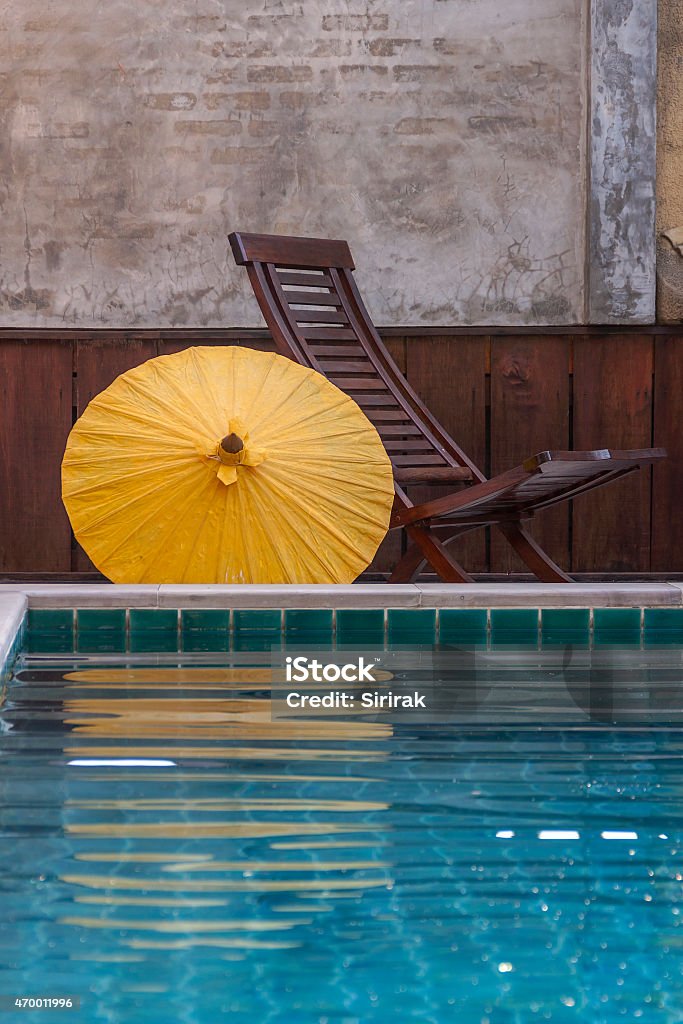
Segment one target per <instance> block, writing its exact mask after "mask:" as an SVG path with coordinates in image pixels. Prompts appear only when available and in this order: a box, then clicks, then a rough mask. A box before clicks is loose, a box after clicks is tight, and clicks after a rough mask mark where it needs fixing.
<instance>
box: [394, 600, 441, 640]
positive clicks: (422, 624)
mask: <svg viewBox="0 0 683 1024" xmlns="http://www.w3.org/2000/svg"><path fill="white" fill-rule="evenodd" d="M387 635H388V638H389V642H390V643H393V644H405V645H407V646H409V645H410V644H433V643H435V642H436V608H390V609H389V610H388V612H387Z"/></svg>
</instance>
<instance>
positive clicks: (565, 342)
mask: <svg viewBox="0 0 683 1024" xmlns="http://www.w3.org/2000/svg"><path fill="white" fill-rule="evenodd" d="M570 344H571V343H570V340H569V339H568V338H566V337H564V338H563V337H548V338H543V339H542V341H539V339H538V338H534V337H521V338H507V337H500V336H498V337H494V338H493V339H492V342H491V442H490V444H491V476H495V474H497V473H502V472H504V471H505V470H507V469H512V468H513V467H514V466H518V465H519V464H520V463H521V462H523V461H524V459H526V458H528V457H529V456H530V455H535V454H536V453H537V452H540V451H544V450H546V449H552V448H556V449H560V450H562V449H566V448H569V361H570ZM526 529H527V530H528V531H529V533H531V535H532V536H533V537H534V538H535V539H536V540H537V541H538V542H539V543H540V544H541V545H542V547H544V548H545V550H546V551H547V552H548V554H549V555H550V556H551V558H553V559H554V560H555V561H556V562H557V563H558V564H559V565H560V566H561V567H562V568H563V569H568V568H569V512H568V508H567V506H566V505H564V506H560V507H558V508H556V509H550V510H549V511H548V512H544V513H542V514H540V515H539V517H538V519H536V520H532V521H531V522H529V523H528V524H527V525H526ZM491 571H492V572H525V571H526V572H528V571H529V570H528V569H527V568H526V566H525V565H524V563H523V562H522V561H521V559H520V558H519V557H518V556H517V555H516V554H515V552H514V551H513V550H512V548H511V547H510V545H509V544H507V543H506V541H505V540H504V539H503V538H502V537H501V536H500V534H499V533H498V531H497V530H495V529H492V530H491Z"/></svg>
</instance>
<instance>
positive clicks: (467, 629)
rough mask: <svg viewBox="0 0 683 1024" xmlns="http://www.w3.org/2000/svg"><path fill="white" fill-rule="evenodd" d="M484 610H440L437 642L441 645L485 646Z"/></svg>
mask: <svg viewBox="0 0 683 1024" xmlns="http://www.w3.org/2000/svg"><path fill="white" fill-rule="evenodd" d="M487 619H488V616H487V613H486V609H485V608H442V609H441V610H440V612H439V641H440V643H443V644H457V643H467V644H471V643H477V644H485V643H486V635H487Z"/></svg>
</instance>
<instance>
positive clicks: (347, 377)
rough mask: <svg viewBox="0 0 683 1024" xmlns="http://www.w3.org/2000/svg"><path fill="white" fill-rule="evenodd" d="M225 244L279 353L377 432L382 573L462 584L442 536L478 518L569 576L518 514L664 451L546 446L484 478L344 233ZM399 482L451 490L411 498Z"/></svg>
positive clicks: (552, 576) (473, 525)
mask: <svg viewBox="0 0 683 1024" xmlns="http://www.w3.org/2000/svg"><path fill="white" fill-rule="evenodd" d="M230 244H231V246H232V251H233V253H234V256H235V260H236V261H237V263H238V264H240V265H242V266H246V268H247V272H248V274H249V278H250V280H251V284H252V287H253V289H254V292H255V294H256V298H257V300H258V302H259V305H260V307H261V311H262V313H263V316H264V317H265V320H266V323H267V324H268V327H269V328H270V331H271V334H272V336H273V339H274V341H275V344H276V346H277V349H278V351H279V352H281V353H282V355H285V356H288V357H289V358H290V359H294V360H296V361H297V362H299V363H302V364H303V365H304V366H310V367H312V368H313V369H315V370H318V371H319V372H320V373H322V374H324V375H325V376H326V377H328V378H329V380H331V381H332V382H333V383H334V384H336V385H337V387H339V388H340V389H341V390H342V391H345V392H346V393H347V394H349V395H350V396H351V397H352V398H354V399H355V401H356V402H357V403H358V404H359V405H360V406H361V407H362V409H363V410H364V412H365V413H366V415H367V416H368V418H369V419H370V420H371V421H372V422H373V423H374V425H375V427H376V428H377V430H378V432H379V434H380V436H381V438H382V441H383V442H384V445H385V447H386V449H387V452H388V453H389V456H390V457H391V461H392V463H393V466H394V480H395V487H396V497H395V501H394V509H393V513H392V518H391V525H390V529H398V528H399V527H403V528H405V530H406V532H407V534H408V541H409V543H408V546H407V550H406V553H405V554H404V555H403V557H402V558H401V559H400V560H399V562H398V564H397V565H396V567H395V569H394V571H393V573H392V574H391V576H390V580H391V582H395V583H405V582H409V581H410V580H411V579H412V578H413V576H414V575H415V574H416V573H417V571H418V570H419V569H420V567H421V566H422V565H423V564H424V562H425V561H426V562H428V563H429V564H430V565H431V566H432V568H433V569H434V571H435V572H436V573H437V574H438V575H439V576H440V577H441V578H442V579H443V580H446V581H449V582H460V583H463V582H471V581H472V577H471V576H470V575H468V573H467V572H466V571H465V569H464V568H463V567H462V566H461V565H459V564H458V562H457V561H455V559H454V558H453V557H452V555H451V553H450V552H449V551H448V549H447V547H446V544H447V543H448V541H449V540H452V539H453V538H455V537H459V536H461V535H462V534H463V533H467V532H468V531H470V530H476V529H479V528H480V527H484V526H495V527H496V528H497V529H498V530H500V532H501V533H502V534H503V536H504V537H505V538H506V539H507V540H508V541H509V543H510V544H511V545H512V547H513V548H514V549H515V551H516V552H517V553H518V555H520V556H521V558H522V559H523V560H524V562H525V563H526V565H527V566H528V567H529V569H531V571H532V572H533V573H534V574H535V575H536V576H537V577H538V578H539V579H540V580H543V581H545V582H556V583H561V582H563V583H564V582H571V577H570V576H568V575H567V574H566V573H565V572H563V570H562V569H561V568H560V567H559V566H558V565H556V563H555V562H554V561H553V560H552V559H551V558H549V557H548V555H547V554H546V553H545V551H543V549H542V548H541V547H539V545H538V544H537V543H536V542H535V541H534V540H533V538H532V537H531V536H530V535H529V534H528V533H527V532H526V531H525V530H524V529H523V527H522V523H523V522H524V521H525V520H528V519H530V518H532V517H533V516H534V514H535V513H536V512H538V511H540V510H541V509H544V508H548V507H549V506H551V505H554V504H556V503H557V502H559V501H566V500H568V499H569V498H574V497H576V495H578V494H582V493H584V492H585V491H588V490H590V489H591V488H593V487H599V486H601V485H602V484H605V483H608V482H609V481H611V480H616V479H617V478H618V477H621V476H624V475H625V474H626V473H631V472H633V470H635V469H638V468H639V467H640V466H643V465H646V464H648V463H652V462H654V461H655V460H657V459H661V458H664V457H665V455H666V452H665V450H664V449H662V448H645V449H642V450H639V451H609V450H607V449H603V450H600V451H589V452H576V451H544V452H540V453H539V454H537V455H532V456H531V458H529V459H527V460H526V462H524V463H522V465H521V466H517V467H516V468H515V469H511V470H509V471H508V472H506V473H501V474H500V475H499V476H496V477H494V478H493V479H491V480H487V479H486V477H485V476H484V474H483V473H482V472H481V471H480V470H479V469H478V468H477V467H476V466H475V465H474V463H473V462H472V461H471V460H470V459H469V458H468V457H467V455H465V453H464V452H463V451H462V450H461V449H460V448H459V447H458V446H457V444H456V443H455V442H454V441H453V440H452V438H450V437H449V436H448V434H447V433H446V432H445V431H444V429H443V428H442V427H441V426H440V424H439V423H438V422H437V421H436V420H435V419H434V417H433V416H432V415H431V414H430V412H429V410H428V409H427V408H426V407H425V406H424V405H423V403H422V402H421V401H420V399H419V398H418V397H417V395H416V394H415V392H414V391H413V390H412V388H411V387H410V385H409V384H408V382H407V381H406V379H405V378H404V377H403V375H402V374H401V372H400V370H399V369H398V367H397V366H396V364H395V363H394V361H393V359H392V358H391V356H390V355H389V353H388V352H387V350H386V348H385V346H384V345H383V343H382V341H381V339H380V337H379V335H378V334H377V331H376V330H375V327H374V325H373V323H372V321H371V319H370V316H369V314H368V312H367V310H366V308H365V306H364V304H363V301H362V299H361V297H360V295H359V293H358V290H357V288H356V284H355V281H354V278H353V274H352V271H353V269H354V264H353V260H352V258H351V252H350V250H349V247H348V244H347V243H346V242H345V241H334V240H330V239H321V238H295V237H290V236H285V235H255V234H241V233H238V232H234V233H233V234H231V235H230ZM407 484H439V485H443V484H453V485H457V486H458V489H457V490H454V491H453V492H452V493H450V494H448V495H447V496H445V497H437V498H434V499H433V500H431V501H422V502H420V503H419V504H414V503H413V502H412V501H411V500H410V498H409V497H408V495H407V493H406V491H405V489H404V488H405V486H406V485H407Z"/></svg>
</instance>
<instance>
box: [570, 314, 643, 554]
mask: <svg viewBox="0 0 683 1024" xmlns="http://www.w3.org/2000/svg"><path fill="white" fill-rule="evenodd" d="M652 370H653V338H652V337H651V336H648V335H645V334H643V335H637V334H635V335H634V334H624V335H620V334H612V335H609V336H606V337H602V338H577V339H576V340H575V346H574V448H576V449H578V450H584V449H585V450H590V449H594V448H647V447H649V446H650V444H651V443H652ZM650 477H651V471H650V470H649V469H645V470H639V471H638V472H636V473H632V474H630V475H629V476H628V477H626V478H625V479H624V480H618V481H617V482H616V483H613V484H609V485H608V486H606V487H603V488H600V489H599V490H597V491H595V492H594V493H592V494H586V495H583V496H582V497H580V498H577V499H576V501H574V503H573V523H572V528H573V561H572V568H573V569H574V570H575V571H576V572H648V571H649V570H650Z"/></svg>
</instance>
